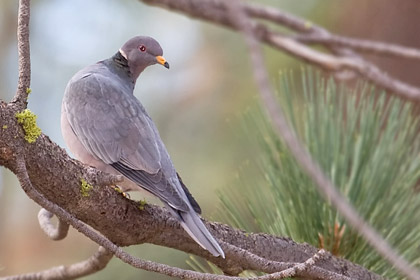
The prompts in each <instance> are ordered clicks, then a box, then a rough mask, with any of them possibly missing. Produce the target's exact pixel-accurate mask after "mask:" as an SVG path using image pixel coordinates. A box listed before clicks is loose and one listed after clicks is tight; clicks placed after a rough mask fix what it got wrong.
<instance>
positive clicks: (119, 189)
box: [112, 186, 130, 199]
mask: <svg viewBox="0 0 420 280" xmlns="http://www.w3.org/2000/svg"><path fill="white" fill-rule="evenodd" d="M112 188H113V189H114V190H115V191H116V192H117V193H120V194H122V196H124V197H125V198H127V199H130V194H128V193H126V192H124V191H123V190H122V189H121V188H120V187H119V186H113V187H112Z"/></svg>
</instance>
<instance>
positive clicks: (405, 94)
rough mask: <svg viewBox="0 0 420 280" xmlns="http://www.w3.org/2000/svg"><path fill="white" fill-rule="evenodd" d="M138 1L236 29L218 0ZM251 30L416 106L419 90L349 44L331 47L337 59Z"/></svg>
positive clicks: (288, 18) (277, 17) (297, 23)
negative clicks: (348, 71) (366, 81)
mask: <svg viewBox="0 0 420 280" xmlns="http://www.w3.org/2000/svg"><path fill="white" fill-rule="evenodd" d="M140 1H142V2H145V3H147V4H150V5H155V6H163V7H165V8H168V9H172V10H176V11H178V12H182V13H184V14H187V15H189V16H192V17H195V18H200V19H205V20H208V21H211V22H215V23H218V24H221V25H224V26H227V27H230V28H233V29H237V26H235V25H234V24H232V22H231V21H230V15H229V14H228V13H227V12H226V10H225V9H223V3H224V1H222V0H183V1H174V0H140ZM244 9H245V10H246V11H247V13H248V14H250V15H251V16H253V17H255V18H265V19H268V20H270V21H272V22H276V23H278V24H281V25H283V26H285V27H288V28H291V29H293V30H295V31H298V32H304V33H305V34H307V33H311V32H312V33H314V34H317V35H318V36H321V35H325V34H327V35H328V34H330V33H329V32H328V31H327V30H325V29H324V28H322V27H320V26H317V25H315V24H314V23H312V22H308V21H306V20H303V19H300V18H298V17H296V16H293V15H290V14H287V13H284V12H281V11H279V10H278V11H275V10H274V9H272V8H269V7H264V6H259V5H255V4H254V5H248V4H244ZM255 26H257V27H259V28H257V29H261V30H262V32H256V34H257V37H258V38H259V39H260V40H261V41H263V42H265V43H267V44H268V45H270V46H272V47H274V48H277V49H280V50H283V51H286V52H287V53H289V54H291V55H292V56H294V57H297V58H300V59H303V60H305V61H307V62H309V63H312V64H314V65H316V66H318V67H321V68H323V69H325V70H328V71H335V72H337V71H338V72H341V71H343V70H350V71H354V72H357V73H359V74H360V75H361V76H362V77H363V78H365V79H367V80H368V81H370V82H372V83H374V84H376V85H378V86H379V87H381V88H383V89H386V90H388V91H389V92H388V94H393V95H396V96H398V97H400V98H403V99H406V100H409V101H412V102H420V88H418V87H415V86H412V85H410V84H408V83H405V82H403V81H401V80H398V79H396V78H394V77H392V76H389V75H387V73H386V72H384V71H383V70H381V69H380V68H379V67H377V66H375V65H374V64H373V63H371V62H369V61H367V60H366V59H363V58H362V57H361V56H360V55H358V54H357V53H356V52H355V51H356V50H357V48H352V46H351V44H347V45H346V46H345V47H346V49H344V50H342V51H339V50H337V47H338V46H332V47H331V49H332V51H333V52H334V53H337V54H338V55H334V54H327V53H323V52H321V51H318V50H315V49H312V48H310V47H308V46H307V45H305V44H304V43H302V42H299V41H298V40H295V39H294V38H292V37H290V36H286V35H283V34H280V33H278V32H274V31H272V30H270V29H269V28H268V27H267V26H266V25H264V24H263V23H262V22H259V23H258V24H255ZM365 47H366V46H365ZM365 49H366V48H365ZM393 49H394V55H397V54H398V55H399V56H404V54H403V53H402V52H403V51H406V50H407V49H404V47H400V48H399V52H396V51H395V47H394V48H393ZM348 50H351V51H352V52H353V53H352V54H351V56H350V57H349V56H348V55H347V54H348ZM418 51H420V50H418Z"/></svg>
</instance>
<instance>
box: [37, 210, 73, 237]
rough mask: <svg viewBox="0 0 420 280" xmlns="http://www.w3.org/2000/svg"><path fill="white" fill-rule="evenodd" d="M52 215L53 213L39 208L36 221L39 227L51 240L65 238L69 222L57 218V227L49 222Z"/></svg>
mask: <svg viewBox="0 0 420 280" xmlns="http://www.w3.org/2000/svg"><path fill="white" fill-rule="evenodd" d="M53 216H54V214H53V213H51V212H49V211H47V210H45V209H41V210H39V213H38V221H39V225H40V227H41V229H42V230H43V231H44V232H45V234H46V235H47V236H48V237H49V238H50V239H52V240H56V241H58V240H62V239H64V238H66V236H67V233H68V232H69V224H67V223H65V222H63V221H62V220H61V219H58V224H57V227H54V225H53V224H52V223H51V218H52V217H53Z"/></svg>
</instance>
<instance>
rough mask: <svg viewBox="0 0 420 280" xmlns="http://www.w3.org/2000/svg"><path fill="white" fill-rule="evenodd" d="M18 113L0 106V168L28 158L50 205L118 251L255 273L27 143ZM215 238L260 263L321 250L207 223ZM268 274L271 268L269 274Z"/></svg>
mask: <svg viewBox="0 0 420 280" xmlns="http://www.w3.org/2000/svg"><path fill="white" fill-rule="evenodd" d="M17 112H18V109H17V107H16V106H15V105H14V104H12V103H10V104H6V103H4V102H2V103H1V105H0V116H1V118H0V129H2V127H7V128H6V129H2V130H1V132H2V133H1V136H0V165H2V166H5V167H7V168H8V169H10V170H11V171H12V172H15V173H16V172H17V170H16V167H17V166H16V159H17V158H18V157H20V156H23V157H24V160H25V163H26V166H27V167H28V174H29V177H30V180H31V182H32V184H33V186H34V187H35V188H36V189H37V190H38V191H39V192H40V193H41V194H42V195H44V196H45V197H46V198H47V199H48V200H50V201H52V202H54V203H55V204H57V205H59V206H61V207H62V208H64V209H65V210H66V211H68V212H69V213H71V214H73V215H74V216H75V217H77V218H78V219H80V220H81V221H83V222H84V223H86V224H88V225H90V226H91V227H93V228H94V229H96V230H97V231H99V232H101V233H102V234H103V235H104V236H106V237H107V238H109V239H110V240H111V241H112V242H114V243H115V244H117V245H120V246H129V245H134V244H142V243H152V244H156V245H161V246H165V247H171V248H175V249H178V250H182V251H184V252H187V253H192V254H195V255H198V256H201V257H204V258H206V259H208V260H210V261H212V262H214V263H215V264H216V265H218V266H219V267H220V268H222V269H223V270H224V271H225V272H226V273H229V274H232V275H236V274H238V273H239V272H241V271H243V270H246V269H257V267H255V265H253V264H252V263H251V262H249V260H247V259H245V258H244V259H241V258H240V257H239V256H238V254H237V253H235V252H228V254H227V258H226V259H225V260H223V259H220V258H214V257H213V256H211V255H210V254H209V253H207V251H205V250H203V249H201V247H199V246H198V245H197V244H196V243H195V242H194V241H193V240H192V239H190V238H189V236H188V235H187V234H186V233H185V231H184V230H183V229H182V228H181V226H180V225H179V224H178V223H177V222H176V221H175V220H174V219H172V217H171V215H170V214H169V213H168V212H167V211H166V210H165V209H163V208H161V207H158V206H154V205H146V206H145V207H144V208H143V209H142V210H140V208H142V207H139V206H140V205H139V203H138V202H135V201H131V200H129V199H127V198H125V197H124V196H122V195H121V194H120V193H118V192H116V191H115V190H114V189H113V188H111V187H107V186H103V184H102V182H103V178H104V177H106V176H105V174H103V173H101V172H100V171H97V170H95V169H93V168H91V167H88V166H84V165H83V164H81V163H80V162H78V161H76V160H73V159H71V158H70V157H69V156H68V155H67V153H66V152H65V150H64V149H62V148H60V147H59V146H58V145H56V144H55V143H54V142H52V141H51V140H50V139H49V138H48V136H46V135H44V134H42V135H41V136H40V137H39V138H38V139H37V140H36V142H35V143H32V144H30V143H28V142H27V141H25V140H24V132H23V130H22V128H21V127H20V125H19V124H18V123H17V120H16V118H15V114H16V113H17ZM82 178H83V179H85V180H86V181H87V182H88V183H89V184H92V185H93V188H92V190H90V191H89V192H88V196H82V193H81V179H82ZM206 224H207V225H208V226H209V228H210V231H211V232H212V234H214V236H216V237H217V238H219V239H221V240H223V241H224V242H225V243H229V244H232V245H234V246H236V247H239V248H242V249H245V250H247V251H249V252H251V253H254V254H256V255H258V256H260V257H263V258H266V259H268V260H272V261H277V262H288V263H291V262H304V261H305V260H307V259H308V258H310V257H311V256H313V255H314V254H315V253H316V252H317V249H316V248H314V247H312V246H310V245H308V244H298V243H296V242H294V241H293V240H291V239H289V238H284V237H276V236H270V235H267V234H262V233H259V234H253V233H251V234H248V233H245V232H244V231H241V230H238V229H234V228H231V227H229V226H227V225H223V224H219V223H209V222H206ZM317 266H318V267H322V268H325V269H326V270H328V271H332V272H336V273H338V274H341V275H345V276H349V277H351V278H356V279H381V278H380V277H379V276H378V275H375V274H374V273H372V272H369V271H368V270H366V269H365V268H363V267H361V266H358V265H355V264H353V263H351V262H349V261H347V260H344V259H340V258H336V257H333V256H329V257H328V258H325V259H324V260H321V261H320V262H319V263H317ZM267 272H269V268H268V269H267Z"/></svg>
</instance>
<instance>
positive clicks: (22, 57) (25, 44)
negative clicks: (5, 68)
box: [12, 0, 31, 110]
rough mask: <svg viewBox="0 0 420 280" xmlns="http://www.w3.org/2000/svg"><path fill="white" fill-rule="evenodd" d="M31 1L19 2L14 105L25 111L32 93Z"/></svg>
mask: <svg viewBox="0 0 420 280" xmlns="http://www.w3.org/2000/svg"><path fill="white" fill-rule="evenodd" d="M30 2H31V1H30V0H19V13H18V30H17V40H18V56H19V80H18V87H17V91H16V95H15V97H14V99H13V101H12V102H13V103H15V104H16V106H18V107H19V108H20V110H22V109H25V108H26V106H27V105H28V102H27V97H28V94H29V92H30V84H31V56H30V49H29V17H30V10H31V9H30Z"/></svg>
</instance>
